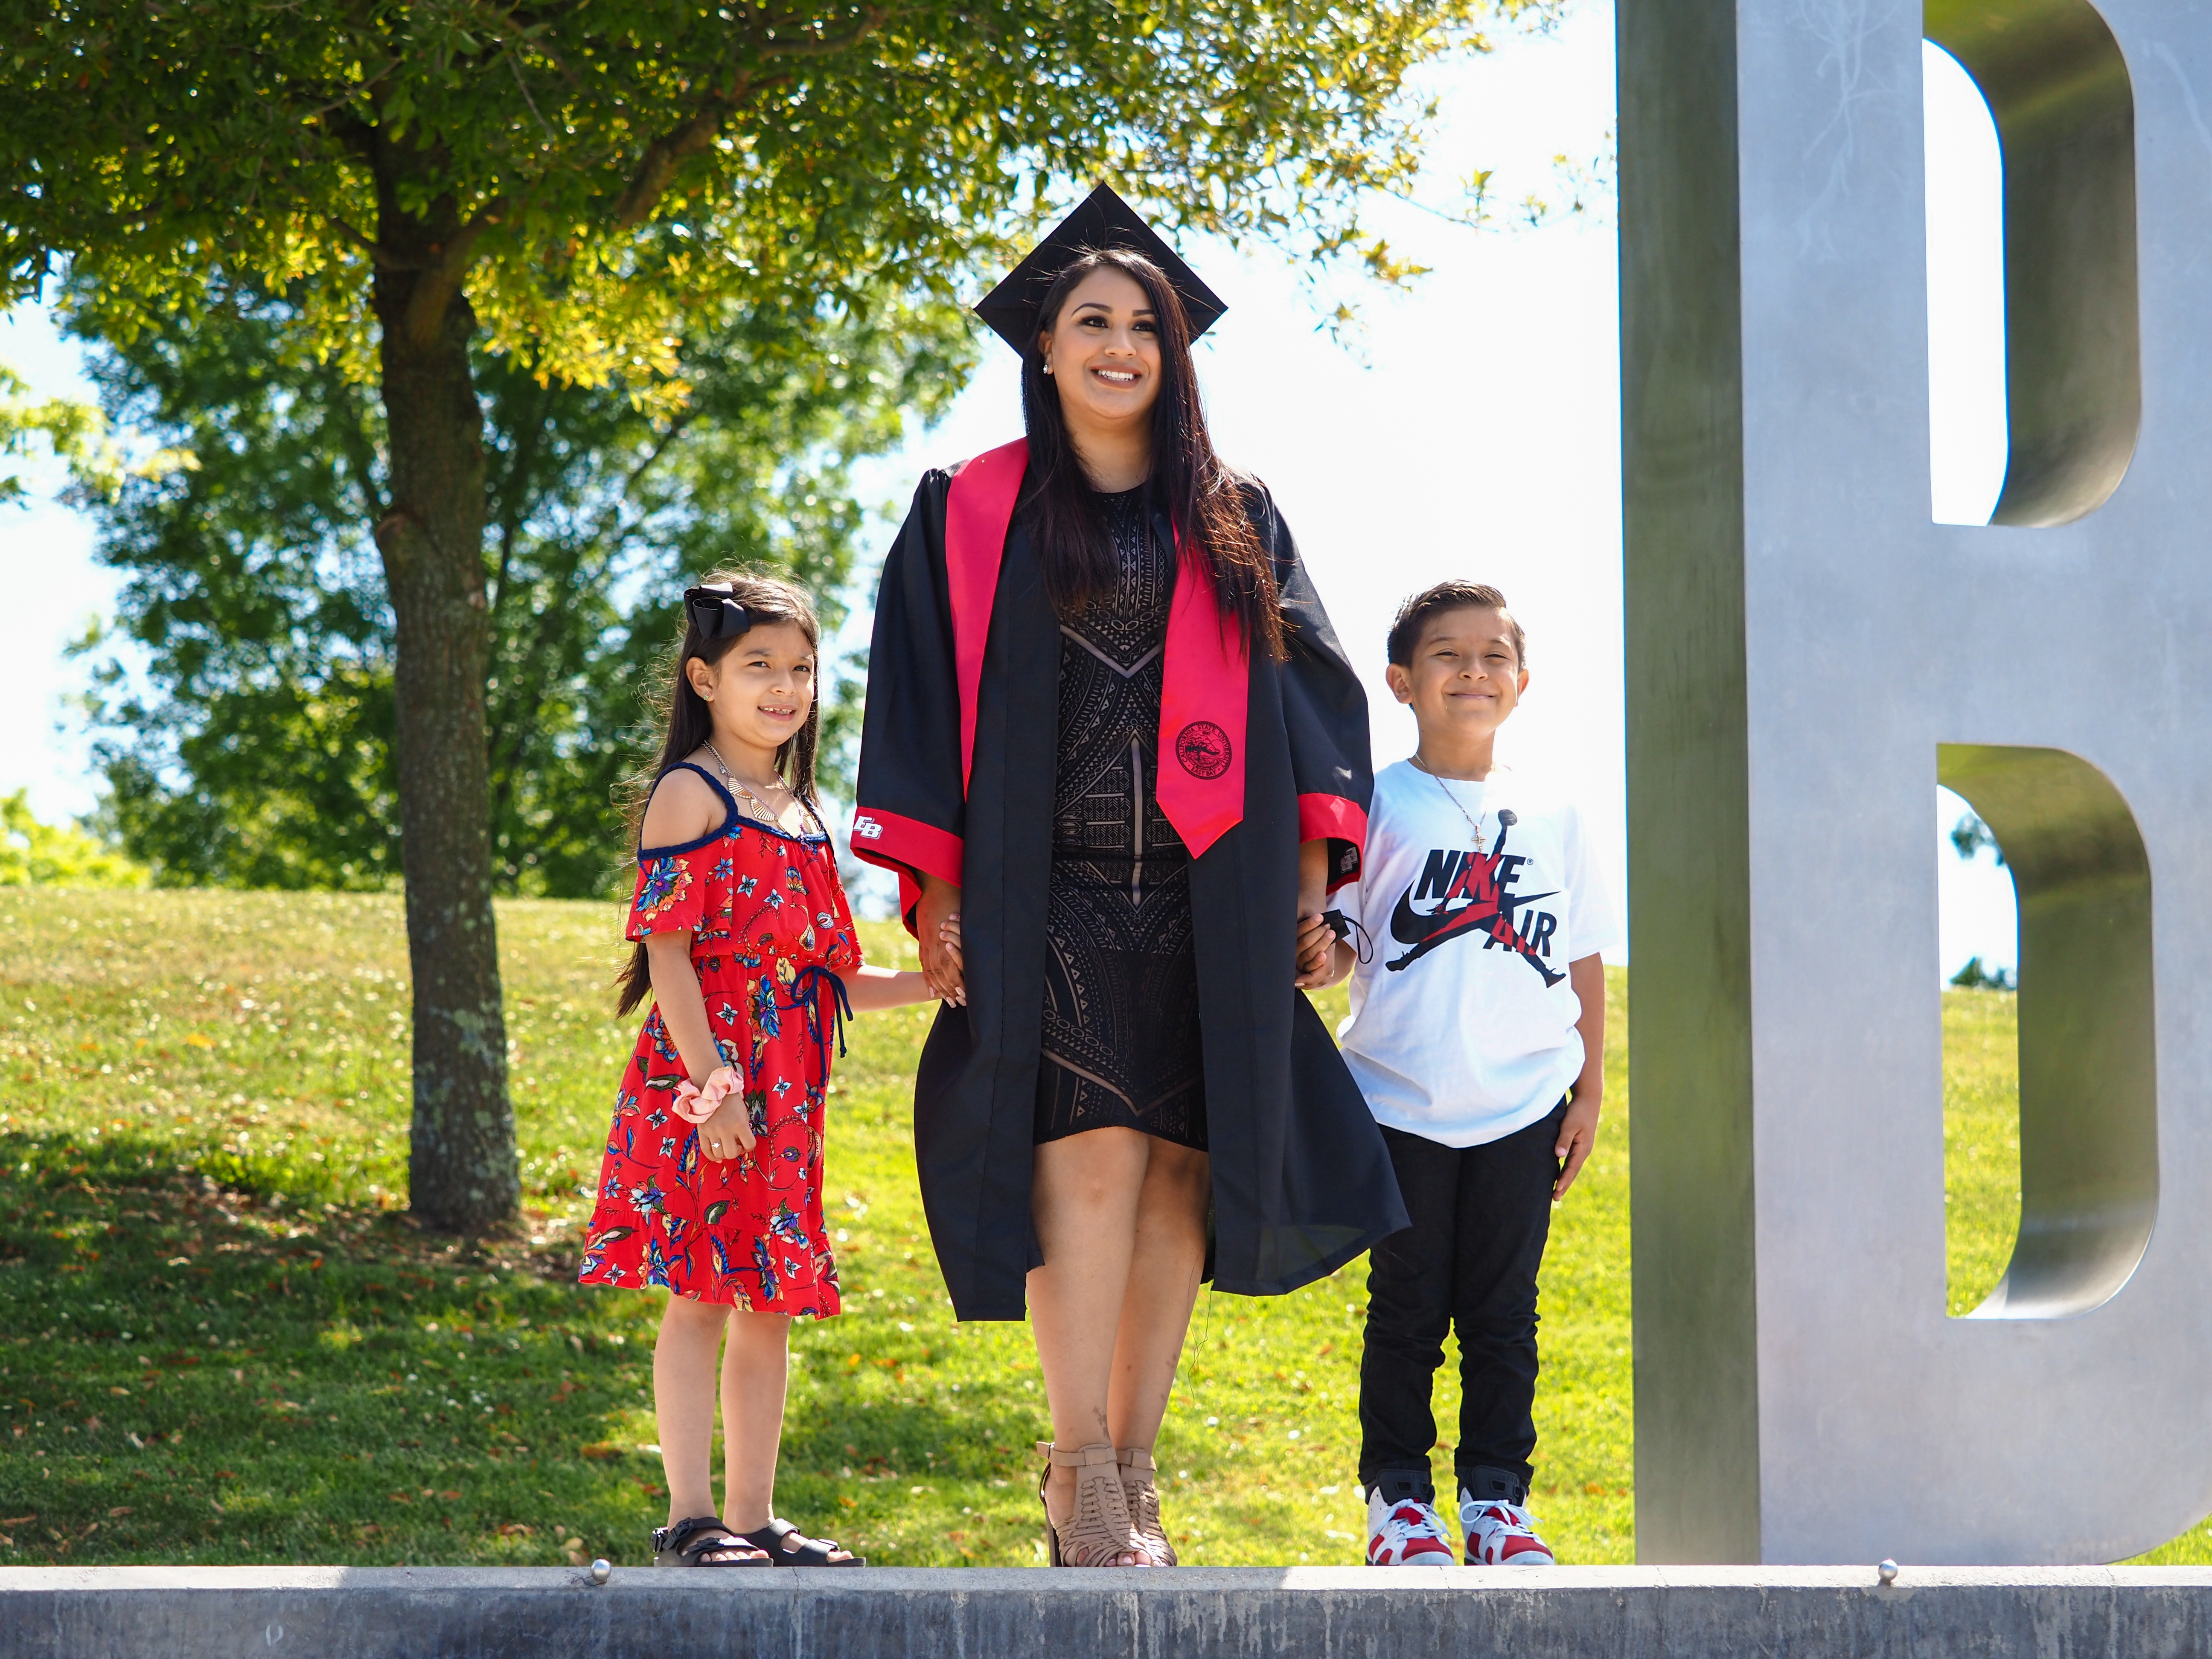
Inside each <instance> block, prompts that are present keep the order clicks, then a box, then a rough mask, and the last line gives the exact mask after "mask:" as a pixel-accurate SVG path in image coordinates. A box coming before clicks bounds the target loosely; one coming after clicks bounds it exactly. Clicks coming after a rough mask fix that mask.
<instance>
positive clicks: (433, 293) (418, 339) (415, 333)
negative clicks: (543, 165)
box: [406, 196, 510, 348]
mask: <svg viewBox="0 0 2212 1659" xmlns="http://www.w3.org/2000/svg"><path fill="white" fill-rule="evenodd" d="M509 203H510V198H509V197H505V196H495V197H492V198H491V200H490V201H489V202H486V203H485V204H483V206H482V207H481V208H479V209H477V211H476V213H475V214H474V215H473V216H471V218H470V220H469V222H467V223H466V224H465V225H463V226H462V227H461V228H459V230H457V231H455V232H454V233H453V235H452V237H451V238H450V239H448V240H447V242H446V244H445V246H442V247H441V248H440V249H439V250H438V263H437V264H435V265H432V266H430V267H429V268H428V269H427V270H424V271H423V273H422V277H421V278H420V280H418V281H417V282H416V284H415V291H414V292H413V293H412V294H411V295H409V296H408V299H407V320H406V330H407V337H408V338H409V339H410V340H412V341H413V342H414V343H416V345H417V346H420V347H425V348H427V347H428V346H429V345H430V344H431V343H433V342H434V341H435V340H436V338H437V337H438V329H439V325H441V323H442V322H443V321H444V319H445V315H446V306H447V302H448V301H451V300H452V299H453V295H454V294H455V293H456V292H457V291H458V290H459V288H460V286H461V279H462V277H464V276H466V275H467V274H468V269H469V264H470V262H471V259H473V258H474V257H475V253H476V245H477V241H478V240H481V239H482V237H483V234H484V232H485V231H487V230H489V229H490V228H492V227H493V226H494V225H495V224H497V223H498V222H500V220H501V218H502V217H504V216H505V215H506V212H507V207H508V205H509Z"/></svg>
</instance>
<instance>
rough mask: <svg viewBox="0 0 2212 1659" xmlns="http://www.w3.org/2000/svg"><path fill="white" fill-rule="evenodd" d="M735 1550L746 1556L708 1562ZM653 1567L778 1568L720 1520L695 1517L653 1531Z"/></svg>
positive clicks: (711, 1517)
mask: <svg viewBox="0 0 2212 1659" xmlns="http://www.w3.org/2000/svg"><path fill="white" fill-rule="evenodd" d="M733 1550H743V1551H744V1552H745V1553H744V1554H743V1555H740V1556H738V1558H737V1559H735V1560H722V1561H709V1560H708V1559H706V1558H707V1557H708V1556H710V1555H724V1556H726V1555H727V1554H729V1553H731V1552H732V1551H733ZM653 1565H654V1566H656V1567H766V1566H772V1565H775V1563H774V1561H773V1560H772V1559H770V1557H769V1554H768V1553H767V1552H765V1551H764V1550H763V1549H762V1548H761V1547H759V1546H758V1545H757V1544H755V1543H754V1542H753V1541H751V1540H750V1539H749V1538H747V1537H746V1536H745V1535H744V1534H743V1533H738V1532H732V1531H731V1530H730V1528H727V1527H726V1526H724V1525H723V1524H722V1522H721V1518H720V1516H712V1515H695V1516H692V1517H691V1518H690V1520H688V1521H678V1522H677V1523H676V1524H675V1525H674V1526H672V1527H655V1528H653Z"/></svg>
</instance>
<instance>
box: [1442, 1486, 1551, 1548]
mask: <svg viewBox="0 0 2212 1659" xmlns="http://www.w3.org/2000/svg"><path fill="white" fill-rule="evenodd" d="M1459 1523H1460V1526H1461V1527H1462V1528H1463V1529H1464V1530H1465V1532H1466V1533H1467V1564H1468V1565H1469V1566H1470V1567H1551V1566H1557V1565H1559V1563H1557V1562H1556V1561H1554V1560H1553V1559H1552V1547H1551V1546H1550V1545H1549V1544H1547V1543H1546V1542H1545V1541H1543V1540H1542V1539H1541V1538H1539V1537H1538V1536H1537V1535H1536V1517H1535V1516H1533V1515H1531V1514H1529V1513H1528V1510H1525V1509H1522V1507H1521V1505H1519V1504H1508V1503H1505V1502H1504V1501H1503V1500H1502V1499H1499V1498H1484V1499H1482V1500H1481V1501H1480V1502H1477V1501H1476V1500H1475V1499H1474V1498H1470V1497H1469V1496H1468V1494H1467V1492H1466V1491H1465V1489H1464V1488H1462V1490H1461V1492H1460V1495H1459Z"/></svg>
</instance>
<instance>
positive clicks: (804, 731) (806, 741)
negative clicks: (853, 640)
mask: <svg viewBox="0 0 2212 1659" xmlns="http://www.w3.org/2000/svg"><path fill="white" fill-rule="evenodd" d="M699 586H702V587H719V588H724V589H726V590H727V591H728V592H729V595H730V597H731V598H732V599H735V600H736V601H737V602H738V604H739V605H743V606H744V608H745V609H746V611H749V612H750V613H751V622H752V624H753V627H754V628H760V627H763V626H766V625H769V624H773V623H796V624H797V626H798V628H799V631H800V632H801V633H803V634H805V635H806V643H807V646H808V647H809V648H810V649H811V650H812V651H813V653H814V656H815V663H814V677H815V680H816V685H815V696H814V701H813V703H812V705H811V707H810V708H808V709H807V711H806V724H805V725H804V726H800V727H799V730H798V731H797V732H793V734H792V735H791V736H790V737H789V738H786V739H785V740H784V743H783V745H782V746H781V748H779V749H778V750H776V751H775V769H776V772H777V774H778V775H780V776H781V778H782V779H783V781H784V784H785V787H787V788H788V789H789V790H790V791H791V793H793V794H794V795H796V796H798V797H799V799H801V800H803V801H805V803H806V805H807V808H808V810H809V811H815V812H817V815H818V813H819V808H818V806H817V803H816V800H815V795H814V755H815V750H816V749H817V747H818V746H819V744H820V742H821V737H822V695H821V690H822V689H821V685H820V681H821V678H822V661H821V658H822V623H821V619H820V618H819V617H817V616H816V615H815V614H814V601H813V600H812V599H809V598H808V597H807V595H806V591H805V589H804V588H802V587H800V586H798V585H797V584H795V583H793V582H787V581H786V580H784V579H783V578H782V577H781V576H763V575H759V574H755V573H753V572H751V571H747V570H717V571H715V572H714V574H711V575H709V576H708V577H707V578H706V580H703V581H702V582H701V583H700V584H699ZM750 631H751V630H750V629H748V630H747V632H748V633H750ZM744 637H745V636H744V635H738V634H732V635H726V636H724V637H721V638H710V637H709V636H708V635H706V634H704V633H702V631H701V629H700V624H699V617H698V615H697V614H696V613H695V612H694V611H693V610H692V608H691V607H690V605H685V606H684V633H683V636H682V637H681V638H680V639H679V640H678V641H677V642H676V646H675V648H674V649H673V650H671V651H669V652H666V653H664V654H663V655H662V656H661V658H660V659H659V661H658V662H657V663H655V664H654V665H653V678H652V679H651V681H649V682H648V684H647V691H646V696H647V701H648V702H650V703H651V705H652V706H653V708H657V709H661V710H665V713H666V725H665V728H664V730H665V733H666V735H665V737H664V738H662V739H661V744H660V753H659V757H657V758H655V760H654V761H653V764H652V765H651V766H650V767H647V768H646V769H643V770H641V771H638V772H634V773H632V774H631V775H630V776H629V778H628V779H627V780H626V781H625V782H624V785H623V817H624V820H625V822H626V823H627V826H628V839H629V846H630V848H631V849H632V850H633V851H635V849H636V848H637V844H638V836H639V832H640V830H641V827H642V826H643V824H644V823H645V809H646V805H647V803H648V802H649V801H651V800H652V799H653V786H654V785H655V784H657V783H659V781H660V780H661V779H662V778H663V777H664V776H665V775H667V772H668V769H669V768H670V767H671V766H674V765H675V764H676V763H678V762H679V761H684V760H688V759H690V757H691V756H692V754H693V753H694V752H695V751H696V750H698V749H699V748H700V746H701V745H702V744H704V743H706V741H707V740H708V738H711V737H713V736H714V715H713V714H712V713H711V712H710V711H709V710H708V707H707V700H706V699H705V698H704V697H702V696H700V695H699V694H698V693H697V692H696V691H695V690H692V689H691V678H690V675H688V674H686V673H685V672H684V664H686V663H688V662H690V660H691V659H693V658H694V657H696V658H697V659H699V660H700V661H701V662H703V663H705V664H706V665H708V667H710V668H711V667H713V666H714V665H715V664H716V663H718V662H720V661H721V659H723V658H724V657H726V656H727V655H728V654H729V653H730V651H731V650H732V648H733V647H735V646H736V645H737V644H738V641H739V640H741V639H743V638H744ZM615 991H616V1000H615V1012H616V1014H617V1016H620V1015H623V1014H627V1013H628V1012H629V1011H630V1010H631V1009H633V1008H635V1007H636V1006H638V1004H640V1003H641V1002H643V1001H644V1000H646V998H647V996H649V995H651V994H652V992H653V969H652V965H651V963H649V962H648V961H647V957H646V954H645V946H644V945H643V944H640V945H637V946H636V948H635V949H634V950H633V951H631V952H630V957H629V962H628V963H626V964H625V965H624V966H623V970H622V973H621V974H620V975H618V976H617V978H616V980H615Z"/></svg>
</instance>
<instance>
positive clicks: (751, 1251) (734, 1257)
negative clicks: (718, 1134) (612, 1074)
mask: <svg viewBox="0 0 2212 1659" xmlns="http://www.w3.org/2000/svg"><path fill="white" fill-rule="evenodd" d="M686 765H687V767H688V769H690V770H691V771H694V772H697V773H699V775H700V776H702V777H703V778H706V779H707V781H708V783H709V784H713V785H714V791H715V793H717V794H719V795H720V796H721V798H722V799H723V801H724V802H725V804H726V805H727V806H728V808H729V816H728V817H727V818H726V820H725V821H724V823H723V826H722V828H721V829H720V830H718V831H716V832H715V833H714V835H712V836H708V837H706V838H705V839H704V840H702V841H696V842H687V843H685V844H684V845H683V846H681V847H667V848H647V849H642V850H641V851H640V852H639V854H638V855H637V862H638V876H637V894H636V896H635V898H633V899H632V900H631V902H630V913H629V927H628V928H627V929H626V930H625V932H626V933H627V935H628V937H629V938H630V939H645V938H646V937H647V936H648V935H650V934H653V933H690V934H691V935H692V936H693V937H692V944H691V965H692V967H693V968H694V969H696V970H697V972H698V975H699V988H700V989H701V990H702V991H703V992H704V993H705V994H706V999H707V1019H708V1024H709V1025H710V1026H711V1028H712V1029H713V1030H714V1042H715V1046H716V1047H717V1048H720V1050H721V1055H722V1062H723V1064H725V1065H726V1066H730V1067H731V1068H732V1070H734V1071H735V1072H736V1073H738V1076H739V1077H740V1078H742V1079H744V1103H745V1108H746V1110H747V1111H748V1112H749V1113H750V1115H751V1119H752V1131H753V1135H754V1138H755V1139H754V1145H753V1150H752V1151H751V1152H749V1153H744V1154H741V1155H739V1156H738V1157H737V1158H732V1159H730V1160H727V1161H725V1162H720V1163H717V1162H715V1161H714V1160H712V1159H709V1158H702V1156H701V1155H700V1152H699V1132H698V1131H697V1130H696V1128H694V1127H692V1126H691V1125H690V1124H689V1123H686V1122H685V1121H684V1120H683V1119H682V1118H680V1117H678V1116H677V1115H676V1114H675V1113H674V1112H673V1111H671V1109H670V1102H671V1100H672V1099H673V1097H674V1095H675V1091H676V1086H677V1085H678V1084H679V1083H681V1082H683V1081H684V1079H685V1077H686V1076H687V1075H688V1073H686V1072H685V1070H684V1062H683V1060H681V1059H680V1058H679V1057H678V1054H677V1052H676V1044H675V1043H674V1042H673V1041H671V1038H670V1037H669V1035H668V1032H667V1030H666V1029H665V1027H664V1026H663V1024H661V1018H660V1010H659V1007H658V1006H655V1007H654V1008H653V1012H651V1013H649V1014H648V1015H647V1017H646V1021H645V1029H644V1030H642V1031H641V1032H640V1033H639V1035H638V1040H637V1048H636V1051H635V1053H634V1054H632V1055H631V1056H630V1062H629V1066H628V1067H627V1068H626V1069H625V1070H624V1071H623V1080H622V1088H621V1091H620V1092H619V1093H618V1094H617V1096H616V1097H615V1115H614V1126H613V1128H612V1130H611V1132H610V1133H609V1134H608V1136H607V1153H606V1161H605V1164H603V1165H602V1167H601V1169H600V1172H599V1204H598V1206H597V1207H596V1208H595V1209H594V1210H593V1211H592V1223H591V1229H590V1231H589V1232H588V1233H587V1234H586V1238H585V1247H584V1260H583V1265H582V1267H580V1270H579V1271H578V1273H577V1275H576V1277H577V1279H579V1280H580V1281H581V1282H583V1283H585V1284H598V1285H630V1286H633V1287H639V1288H642V1287H644V1286H647V1285H662V1286H665V1288H667V1289H669V1290H671V1291H675V1292H676V1293H677V1294H678V1296H688V1297H694V1298H696V1299H697V1300H699V1301H702V1302H720V1303H727V1304H732V1305H733V1306H736V1307H739V1308H745V1309H750V1310H753V1311H755V1312H758V1313H781V1314H793V1315H802V1316H803V1315H810V1314H811V1315H812V1316H815V1317H816V1318H827V1317H828V1316H829V1315H831V1314H834V1313H836V1311H837V1310H838V1307H839V1301H838V1295H837V1264H836V1260H835V1259H834V1258H833V1257H832V1255H831V1254H830V1250H829V1233H828V1231H827V1230H826V1229H825V1228H824V1227H823V1221H822V1132H823V1124H824V1119H825V1116H826V1114H827V1109H828V1093H829V1058H830V1055H829V1051H830V1048H831V1046H832V1044H833V1043H835V1042H836V1041H837V1037H838V1032H839V1029H840V1028H839V1020H840V1018H841V1010H842V1009H843V1008H844V1006H845V990H844V985H843V982H842V981H841V980H840V979H839V978H838V977H837V975H840V974H844V973H849V972H850V971H851V970H852V969H854V968H857V967H859V966H860V941H859V940H858V939H857V938H855V937H854V932H853V917H852V913H851V911H850V910H849V909H848V908H847V907H846V903H845V890H844V888H843V886H842V884H840V883H839V881H838V879H837V860H836V852H835V850H834V849H833V848H832V847H831V845H830V842H829V837H828V836H826V835H821V834H814V835H803V836H794V835H790V834H787V832H785V831H783V830H781V829H775V828H773V827H771V826H770V825H768V824H765V823H761V822H760V821H759V820H758V819H756V818H749V817H744V815H742V814H741V813H740V812H739V811H738V805H737V802H736V801H734V800H732V799H731V798H730V795H729V793H728V792H727V791H726V790H725V789H723V787H721V785H720V784H719V783H716V782H715V781H714V779H713V778H712V777H710V776H708V774H707V773H706V772H705V771H703V770H702V769H700V768H698V767H696V766H689V763H686Z"/></svg>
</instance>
